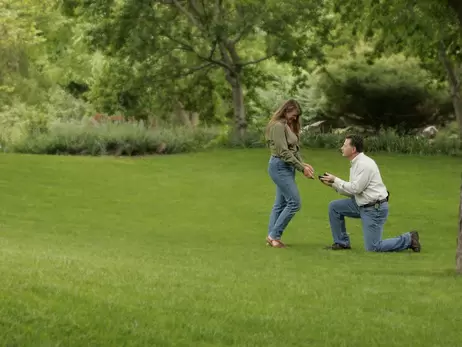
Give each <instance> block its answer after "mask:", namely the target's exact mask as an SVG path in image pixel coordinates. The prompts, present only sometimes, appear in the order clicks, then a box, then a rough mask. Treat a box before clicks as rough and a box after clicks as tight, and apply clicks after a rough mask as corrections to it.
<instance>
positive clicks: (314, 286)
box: [0, 150, 462, 347]
mask: <svg viewBox="0 0 462 347" xmlns="http://www.w3.org/2000/svg"><path fill="white" fill-rule="evenodd" d="M373 157H374V158H375V159H376V161H377V162H378V164H379V165H380V167H381V170H382V175H383V176H384V179H385V182H386V183H387V185H388V188H389V190H390V192H391V201H390V217H389V220H388V222H387V224H386V230H385V236H386V237H388V236H393V235H396V234H400V233H402V232H404V231H408V230H410V229H414V228H416V229H418V230H420V234H421V242H422V252H421V253H412V252H407V251H406V252H402V253H388V254H375V253H366V252H365V251H364V250H363V241H362V233H361V229H360V224H359V222H358V221H348V227H349V232H350V234H351V237H352V246H353V249H352V250H351V251H342V252H332V251H326V250H324V249H323V246H324V245H328V244H330V243H331V242H332V240H331V236H330V230H329V226H328V220H327V204H328V202H329V201H330V200H332V199H335V198H338V197H339V196H338V195H336V194H335V192H333V191H331V190H330V189H329V188H327V187H325V186H323V185H322V184H321V183H320V182H319V181H312V180H307V179H305V178H304V177H302V176H300V175H299V176H298V178H297V180H298V182H299V189H300V192H301V196H302V210H301V211H300V212H299V213H298V214H297V215H296V217H295V219H294V220H293V221H292V223H291V224H290V226H289V228H288V229H287V231H286V234H285V236H284V240H285V241H286V242H287V243H288V244H289V245H290V248H288V249H273V248H268V247H266V246H265V242H264V239H265V236H266V231H267V230H266V226H267V221H268V216H269V212H270V209H271V206H272V203H273V197H274V186H273V184H272V182H271V181H270V179H269V177H268V175H267V171H266V170H267V161H268V154H267V151H265V150H251V151H245V150H234V151H216V152H208V153H197V154H188V155H175V156H164V157H150V158H135V159H130V158H89V157H52V156H48V157H46V156H27V155H21V156H20V155H0V188H1V193H0V194H1V206H0V207H1V208H0V227H1V232H0V250H1V252H0V288H1V290H0V300H1V305H0V345H1V346H21V347H22V346H34V347H35V346H231V345H233V346H312V347H315V346H332V347H334V346H335V347H341V346H348V347H350V346H351V347H362V346H364V347H369V346H386V347H392V346H403V347H409V346H429V347H430V346H432V347H436V346H441V347H443V346H444V347H452V346H454V347H455V346H460V345H461V342H460V337H461V332H460V326H461V324H462V315H461V311H462V278H458V277H456V275H455V274H454V267H455V248H456V235H457V219H456V217H457V213H458V196H459V190H458V189H459V186H460V172H461V171H462V163H461V161H460V159H454V158H442V157H429V158H418V157H406V156H392V155H375V156H373ZM304 158H305V159H306V161H307V162H309V163H311V164H312V165H313V166H314V167H315V169H316V170H317V172H319V173H322V172H324V171H330V172H333V173H334V174H338V175H339V176H341V177H345V178H346V177H348V169H349V163H348V161H347V160H346V159H344V158H342V157H341V156H340V154H339V153H336V152H333V151H308V150H307V151H305V152H304Z"/></svg>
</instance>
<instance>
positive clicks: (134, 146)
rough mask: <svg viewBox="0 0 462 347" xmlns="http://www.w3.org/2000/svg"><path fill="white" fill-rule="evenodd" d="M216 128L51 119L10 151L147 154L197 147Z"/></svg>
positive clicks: (213, 135) (215, 132) (212, 135)
mask: <svg viewBox="0 0 462 347" xmlns="http://www.w3.org/2000/svg"><path fill="white" fill-rule="evenodd" d="M218 134H219V130H218V129H216V128H198V129H191V128H184V127H181V128H178V127H176V128H161V129H149V128H147V127H146V126H145V125H144V123H143V122H142V121H140V122H136V123H102V124H96V125H95V124H93V123H91V122H90V121H89V120H83V121H73V122H54V123H52V124H51V125H50V127H49V129H48V131H46V132H38V133H34V134H31V135H29V136H27V137H24V138H22V139H21V140H19V141H17V142H15V143H12V144H11V145H10V147H9V150H10V151H13V152H19V153H34V154H70V155H120V156H123V155H128V156H131V155H146V154H153V153H158V154H171V153H181V152H189V151H196V150H200V149H202V148H205V147H207V145H208V143H209V142H211V141H212V140H213V139H214V138H216V137H217V136H218Z"/></svg>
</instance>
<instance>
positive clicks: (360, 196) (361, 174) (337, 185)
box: [320, 135, 420, 252]
mask: <svg viewBox="0 0 462 347" xmlns="http://www.w3.org/2000/svg"><path fill="white" fill-rule="evenodd" d="M341 150H342V153H343V156H344V157H347V158H348V159H349V160H350V162H351V168H350V180H349V182H346V181H344V180H342V179H340V178H338V177H335V176H334V175H332V174H329V173H325V174H324V175H323V176H320V179H321V181H322V182H323V183H324V184H326V185H328V186H330V187H332V188H333V189H335V190H336V191H337V192H338V193H340V194H342V195H344V196H347V197H349V198H348V199H340V200H334V201H331V202H330V204H329V222H330V228H331V231H332V236H333V239H334V243H333V244H332V246H329V247H327V248H329V249H333V250H341V249H350V248H351V245H350V237H349V236H348V234H347V232H346V228H345V217H350V218H361V222H362V228H363V236H364V246H365V248H366V250H367V251H374V252H395V251H402V250H405V249H412V250H413V251H414V252H420V242H419V234H418V232H417V231H411V232H407V233H404V234H402V235H400V236H397V237H394V238H390V239H385V240H382V232H383V225H384V224H385V222H386V221H387V217H388V191H387V188H386V187H385V185H384V183H383V181H382V177H381V175H380V170H379V168H378V166H377V164H376V163H375V161H374V160H373V159H371V158H370V157H368V156H367V155H365V154H364V153H363V139H362V138H361V137H360V136H358V135H351V136H347V137H346V138H345V142H344V144H343V146H342V148H341Z"/></svg>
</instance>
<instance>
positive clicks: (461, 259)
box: [456, 175, 462, 275]
mask: <svg viewBox="0 0 462 347" xmlns="http://www.w3.org/2000/svg"><path fill="white" fill-rule="evenodd" d="M456 271H457V273H459V274H461V275H462V175H461V184H460V202H459V237H458V239H457V251H456Z"/></svg>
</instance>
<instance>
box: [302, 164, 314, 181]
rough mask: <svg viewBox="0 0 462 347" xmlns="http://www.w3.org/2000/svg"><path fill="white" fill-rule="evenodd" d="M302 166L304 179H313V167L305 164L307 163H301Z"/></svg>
mask: <svg viewBox="0 0 462 347" xmlns="http://www.w3.org/2000/svg"><path fill="white" fill-rule="evenodd" d="M303 166H305V168H304V169H303V174H304V175H305V177H309V178H314V176H313V174H314V169H313V167H312V166H311V165H310V164H307V163H303Z"/></svg>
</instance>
